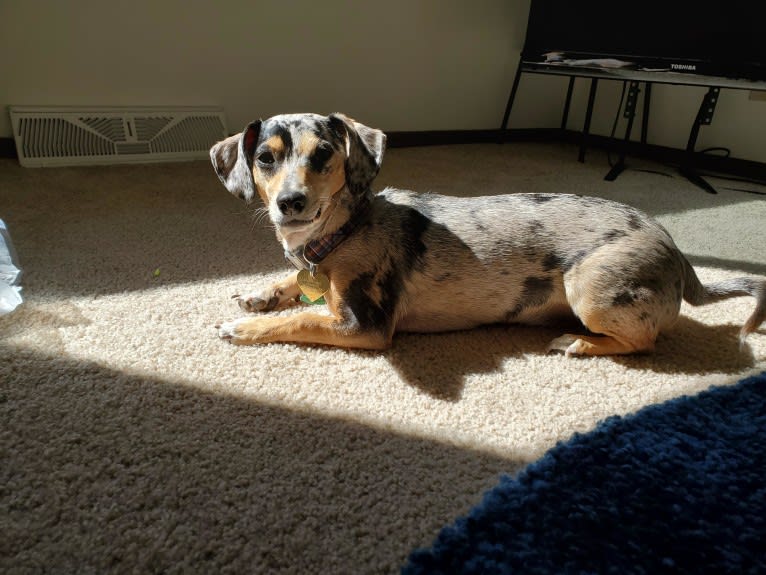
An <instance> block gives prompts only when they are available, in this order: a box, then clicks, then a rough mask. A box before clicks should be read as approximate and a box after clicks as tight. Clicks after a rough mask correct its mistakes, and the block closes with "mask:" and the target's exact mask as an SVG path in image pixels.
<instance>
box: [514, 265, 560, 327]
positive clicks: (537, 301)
mask: <svg viewBox="0 0 766 575" xmlns="http://www.w3.org/2000/svg"><path fill="white" fill-rule="evenodd" d="M552 293H553V280H552V279H551V278H549V277H534V276H529V277H527V278H526V279H525V280H524V284H523V286H522V289H521V297H520V298H519V301H518V303H517V304H516V306H515V307H514V308H513V309H512V310H510V311H508V313H507V314H506V320H507V321H513V320H514V319H516V318H517V317H518V316H519V315H520V314H521V312H523V311H524V310H525V309H527V308H530V307H538V306H541V305H543V304H545V303H546V302H547V301H548V300H549V299H550V297H551V294H552Z"/></svg>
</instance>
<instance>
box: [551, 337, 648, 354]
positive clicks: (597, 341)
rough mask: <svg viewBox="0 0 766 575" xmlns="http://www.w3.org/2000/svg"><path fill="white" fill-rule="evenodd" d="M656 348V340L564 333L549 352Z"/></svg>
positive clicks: (624, 352) (585, 352)
mask: <svg viewBox="0 0 766 575" xmlns="http://www.w3.org/2000/svg"><path fill="white" fill-rule="evenodd" d="M653 349H654V341H651V342H649V341H645V342H643V343H642V344H640V345H637V344H636V342H630V341H626V340H621V339H617V338H616V337H613V336H609V335H595V336H594V335H575V334H570V333H567V334H564V335H562V336H561V337H557V338H556V339H554V340H553V341H552V342H551V343H550V344H549V345H548V352H553V351H561V352H563V353H564V354H566V355H567V356H571V355H625V354H630V353H646V352H650V351H652V350H653Z"/></svg>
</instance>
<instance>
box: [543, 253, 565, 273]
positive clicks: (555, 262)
mask: <svg viewBox="0 0 766 575" xmlns="http://www.w3.org/2000/svg"><path fill="white" fill-rule="evenodd" d="M561 264H562V260H561V258H560V257H559V256H558V255H557V254H555V253H553V252H551V253H549V254H547V255H546V256H545V257H544V258H543V271H546V272H550V271H553V270H557V269H560V268H561Z"/></svg>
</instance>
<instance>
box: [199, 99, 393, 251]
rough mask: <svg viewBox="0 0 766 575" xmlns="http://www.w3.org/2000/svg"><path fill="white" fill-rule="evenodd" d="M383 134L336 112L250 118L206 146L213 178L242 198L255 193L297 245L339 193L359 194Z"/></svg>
mask: <svg viewBox="0 0 766 575" xmlns="http://www.w3.org/2000/svg"><path fill="white" fill-rule="evenodd" d="M385 142H386V137H385V135H384V134H383V132H381V131H380V130H374V129H372V128H368V127H367V126H364V125H363V124H360V123H358V122H355V121H354V120H351V119H350V118H347V117H346V116H344V115H342V114H331V115H330V116H319V115H316V114H289V115H282V116H274V117H272V118H269V119H268V120H263V121H261V120H258V121H255V122H253V123H251V124H250V125H248V126H247V127H246V128H245V130H244V131H243V132H242V133H240V134H236V135H234V136H231V137H230V138H227V139H225V140H223V141H221V142H218V143H217V144H216V145H215V146H213V147H212V149H211V150H210V158H211V160H212V162H213V166H214V167H215V171H216V173H217V174H218V177H219V178H220V179H221V181H222V182H223V184H224V185H225V186H226V188H227V189H228V190H229V191H230V192H231V193H233V194H234V195H236V196H238V197H240V198H242V199H243V200H245V201H246V202H248V203H250V202H252V201H253V200H254V199H255V197H256V195H258V196H260V198H261V200H263V203H264V204H265V205H266V207H267V208H268V211H269V217H270V218H271V221H272V222H273V223H274V225H275V226H276V228H277V232H278V233H279V235H280V237H281V238H282V239H283V240H284V241H285V242H286V243H288V244H290V246H291V247H292V246H294V245H299V244H300V243H302V242H303V241H305V240H306V239H308V238H310V237H312V236H314V235H315V234H316V232H317V231H318V230H321V229H322V228H323V226H324V223H325V222H326V219H327V218H328V217H329V213H328V212H331V211H332V209H331V208H334V207H335V206H336V205H337V204H338V202H340V200H341V196H344V195H346V196H348V197H347V198H346V199H347V200H348V201H347V202H346V203H349V204H351V203H353V199H354V198H359V197H361V196H364V195H365V194H366V193H367V192H368V191H369V189H370V184H371V183H372V180H373V179H374V178H375V176H376V175H377V174H378V171H379V170H380V164H381V162H382V160H383V151H384V149H385Z"/></svg>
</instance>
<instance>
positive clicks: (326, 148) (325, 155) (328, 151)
mask: <svg viewBox="0 0 766 575" xmlns="http://www.w3.org/2000/svg"><path fill="white" fill-rule="evenodd" d="M332 154H333V149H332V146H330V144H329V143H323V144H319V145H318V146H317V147H316V150H314V153H313V154H311V157H310V158H309V167H310V168H311V169H312V170H313V171H315V172H321V171H322V170H323V169H324V167H325V164H327V161H328V160H329V159H330V158H331V157H332Z"/></svg>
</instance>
